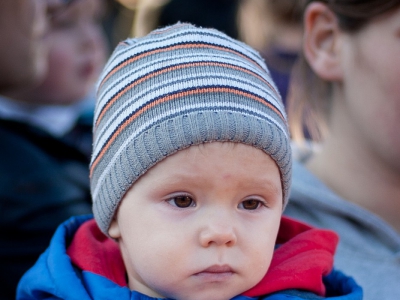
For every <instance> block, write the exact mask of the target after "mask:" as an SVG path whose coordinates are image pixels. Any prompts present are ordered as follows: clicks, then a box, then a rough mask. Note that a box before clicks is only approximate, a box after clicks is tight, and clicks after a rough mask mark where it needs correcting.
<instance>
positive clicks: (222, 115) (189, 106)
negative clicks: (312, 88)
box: [90, 23, 292, 234]
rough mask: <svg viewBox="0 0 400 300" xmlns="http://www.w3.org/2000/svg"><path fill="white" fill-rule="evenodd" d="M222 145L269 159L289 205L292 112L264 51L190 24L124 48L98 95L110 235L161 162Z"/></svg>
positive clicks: (103, 217)
mask: <svg viewBox="0 0 400 300" xmlns="http://www.w3.org/2000/svg"><path fill="white" fill-rule="evenodd" d="M213 141H230V142H237V143H243V144H247V145H251V146H254V147H256V148H259V149H261V150H263V151H264V152H265V153H267V154H269V155H270V156H271V157H272V159H274V160H275V162H276V164H277V165H278V167H279V169H280V173H281V179H282V187H283V203H284V205H286V203H287V199H288V194H289V187H290V181H291V169H292V162H291V149H290V139H289V132H288V127H287V122H286V115H285V111H284V106H283V104H282V101H281V98H280V95H279V93H278V92H277V89H276V87H275V84H274V83H273V81H272V79H271V76H270V73H269V71H268V70H267V67H266V66H265V64H264V61H263V60H262V59H261V57H260V56H259V54H258V53H257V52H256V51H254V50H253V49H252V48H250V47H249V46H247V45H245V44H243V43H241V42H239V41H236V40H234V39H232V38H230V37H228V36H227V35H225V34H223V33H221V32H219V31H217V30H214V29H204V28H197V27H194V26H193V25H190V24H183V23H178V24H176V25H174V26H170V27H166V28H162V29H159V30H155V31H153V32H151V33H150V34H149V35H147V36H145V37H143V38H137V39H128V40H126V41H124V42H121V43H120V44H119V45H118V46H117V48H116V49H115V50H114V52H113V54H112V55H111V57H110V59H109V60H108V63H107V65H106V67H105V68H104V70H103V73H102V75H101V77H100V80H99V84H98V91H97V103H96V109H95V120H94V143H93V153H92V161H91V166H90V174H91V176H90V177H91V178H90V179H91V182H90V183H91V192H92V197H93V213H94V217H95V219H96V221H97V223H98V225H99V227H100V229H101V230H102V231H103V232H104V233H105V234H108V233H107V231H108V227H109V225H110V222H111V220H112V218H113V216H114V213H115V211H116V209H117V207H118V204H119V203H120V201H121V199H122V198H123V196H124V195H125V193H126V192H127V191H128V189H129V188H130V187H131V186H132V184H133V183H134V182H135V181H136V180H138V178H139V177H140V176H141V175H143V174H144V173H145V172H146V171H147V170H149V169H150V168H151V167H152V166H154V165H155V164H156V163H158V162H160V161H161V160H163V159H164V158H166V157H167V156H169V155H171V154H173V153H175V152H177V151H179V150H182V149H185V148H187V147H189V146H191V145H198V144H202V143H205V142H213ZM265 171H266V172H268V170H265Z"/></svg>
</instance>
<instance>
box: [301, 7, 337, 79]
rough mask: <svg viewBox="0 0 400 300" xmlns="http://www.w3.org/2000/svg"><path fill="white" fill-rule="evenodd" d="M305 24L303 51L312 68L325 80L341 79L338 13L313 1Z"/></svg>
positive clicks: (305, 14) (305, 16)
mask: <svg viewBox="0 0 400 300" xmlns="http://www.w3.org/2000/svg"><path fill="white" fill-rule="evenodd" d="M304 26H305V28H304V29H305V32H304V45H303V51H304V55H305V57H306V58H307V61H308V63H309V64H310V66H311V68H312V69H313V70H314V72H315V73H316V74H317V75H318V76H319V77H321V78H322V79H324V80H327V81H338V80H341V78H342V69H341V60H340V43H341V31H340V28H339V24H338V20H337V17H336V15H335V14H334V13H333V12H332V11H331V10H330V9H329V8H328V6H326V5H325V4H323V3H320V2H314V3H311V4H310V5H308V7H307V9H306V11H305V13H304Z"/></svg>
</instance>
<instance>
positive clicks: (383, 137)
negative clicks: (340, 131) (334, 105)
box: [340, 7, 400, 170]
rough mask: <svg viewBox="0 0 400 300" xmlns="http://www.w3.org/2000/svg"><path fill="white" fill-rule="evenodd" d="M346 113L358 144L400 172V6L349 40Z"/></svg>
mask: <svg viewBox="0 0 400 300" xmlns="http://www.w3.org/2000/svg"><path fill="white" fill-rule="evenodd" d="M341 55H342V56H343V60H342V69H343V70H344V71H343V72H344V73H343V80H342V89H343V93H344V99H345V101H344V102H343V109H342V111H341V112H340V113H342V114H343V115H346V117H347V120H348V122H349V123H351V125H350V126H351V127H352V128H355V132H353V133H354V136H353V137H352V138H353V139H360V141H361V143H362V145H361V147H363V148H364V149H366V148H368V149H372V152H374V153H375V154H377V155H378V156H379V157H380V159H383V160H384V161H386V162H389V163H390V165H391V166H394V167H395V168H396V169H397V170H400V159H399V158H400V134H399V130H398V128H399V124H400V84H399V83H400V81H399V80H400V7H399V8H397V9H396V10H395V11H392V12H390V13H386V14H384V15H382V16H380V17H379V18H377V19H374V20H372V21H371V22H370V23H369V24H368V25H367V26H366V27H364V28H363V29H362V30H361V31H360V32H357V33H356V34H352V35H347V34H345V35H344V39H343V45H342V54H341Z"/></svg>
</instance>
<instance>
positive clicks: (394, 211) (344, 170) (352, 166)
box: [307, 134, 400, 233]
mask: <svg viewBox="0 0 400 300" xmlns="http://www.w3.org/2000/svg"><path fill="white" fill-rule="evenodd" d="M307 168H308V169H309V170H310V171H311V172H312V173H314V174H315V175H316V176H317V177H318V178H320V179H321V180H322V181H323V182H324V183H325V184H326V185H327V186H328V187H330V188H331V189H332V190H333V191H334V192H335V193H337V194H338V195H339V196H341V197H342V198H343V199H346V200H348V201H350V202H353V203H355V204H358V205H359V206H361V207H363V208H365V209H367V210H369V211H371V212H373V213H375V214H376V215H378V216H380V217H381V218H382V219H383V220H385V221H386V222H387V223H389V224H390V225H391V226H393V227H394V228H395V230H397V232H399V233H400V218H399V212H400V168H399V166H395V165H394V164H390V163H388V162H387V161H385V160H384V159H383V158H379V157H378V156H377V154H376V153H374V152H373V151H371V149H370V148H369V147H367V146H366V145H362V144H361V143H359V142H358V141H357V140H355V139H352V138H351V137H349V136H348V135H346V134H342V135H334V134H333V135H330V136H329V137H328V138H327V139H326V141H325V142H324V143H323V145H321V149H320V151H319V152H318V153H316V154H315V155H314V156H313V157H312V158H311V159H310V160H309V162H308V163H307Z"/></svg>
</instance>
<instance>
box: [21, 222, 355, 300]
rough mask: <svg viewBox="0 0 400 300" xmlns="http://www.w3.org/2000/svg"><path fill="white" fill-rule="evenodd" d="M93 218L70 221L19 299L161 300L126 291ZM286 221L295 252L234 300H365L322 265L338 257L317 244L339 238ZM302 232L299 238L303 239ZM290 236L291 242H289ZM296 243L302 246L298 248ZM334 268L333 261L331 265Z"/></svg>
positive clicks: (283, 254) (282, 253)
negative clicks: (74, 251)
mask: <svg viewBox="0 0 400 300" xmlns="http://www.w3.org/2000/svg"><path fill="white" fill-rule="evenodd" d="M90 219H91V216H84V217H75V218H71V219H69V220H68V221H66V222H64V223H63V224H62V225H61V226H60V227H59V228H58V229H57V231H56V233H55V235H54V237H53V239H52V241H51V243H50V246H49V248H48V249H47V250H46V251H45V252H44V253H43V254H42V255H41V257H40V258H39V260H38V261H37V263H36V264H35V265H34V267H33V268H31V269H30V270H29V271H28V272H27V273H26V274H25V275H24V276H23V277H22V279H21V281H20V283H19V285H18V290H17V299H18V300H22V299H68V300H75V299H76V300H89V299H96V300H103V299H104V300H105V299H121V300H124V299H127V300H128V299H129V300H155V299H156V298H152V297H148V296H146V295H143V294H141V293H138V292H136V291H131V290H129V288H128V287H127V286H126V282H125V283H124V282H122V283H121V280H122V281H124V279H123V278H125V270H124V269H123V268H122V270H121V272H120V274H116V273H118V272H119V269H121V268H120V267H119V266H123V263H122V258H121V257H120V254H119V250H118V247H116V243H115V242H114V241H113V240H111V239H109V238H107V237H106V236H104V235H103V234H102V233H101V232H100V230H99V229H98V227H97V225H95V222H94V221H93V220H90ZM282 221H283V222H282V225H281V231H283V232H284V233H285V234H283V236H282V235H281V234H280V236H278V240H277V242H278V243H280V242H284V243H285V244H287V245H288V246H289V247H290V251H286V250H285V247H286V245H278V247H277V250H276V251H275V254H276V255H274V259H273V261H272V262H271V266H270V270H269V271H268V272H267V274H266V276H265V277H264V279H263V280H262V281H261V282H260V283H259V284H258V285H256V286H255V287H254V288H252V289H250V290H249V291H247V292H245V293H244V295H239V296H236V297H235V298H233V299H234V300H249V299H267V300H281V299H282V300H283V299H287V300H289V299H290V300H296V299H315V300H316V299H331V300H360V299H362V290H361V288H360V287H359V286H358V285H357V284H356V283H355V282H354V280H353V279H352V278H350V277H347V276H345V275H344V274H342V273H340V272H338V271H336V270H332V271H331V267H329V262H328V263H327V264H326V263H325V262H322V263H321V261H323V260H325V259H324V257H330V256H332V257H333V253H330V254H327V253H328V252H329V251H330V250H328V251H327V249H330V246H329V245H328V247H327V246H326V245H323V246H322V247H320V249H318V248H319V247H318V245H317V244H316V243H314V240H317V241H331V240H332V237H334V238H333V240H335V237H336V235H335V234H333V233H332V232H330V231H326V230H319V229H311V228H310V227H308V226H307V225H304V224H302V223H298V222H296V221H293V220H287V219H285V220H284V219H283V220H282ZM288 228H290V230H289V231H292V232H295V236H296V235H297V236H299V237H300V239H299V238H293V235H292V234H287V231H288ZM78 229H81V233H82V232H83V235H82V234H80V233H79V234H77V232H78ZM299 232H300V234H298V233H299ZM88 234H89V236H90V237H89V239H88V242H86V241H85V240H82V239H80V238H81V237H82V236H85V237H84V239H86V238H87V236H88ZM288 237H289V240H290V241H289V242H288V241H285V240H287V239H288ZM321 237H322V238H321ZM74 238H75V240H74ZM325 238H326V239H325ZM77 239H78V240H77ZM296 239H297V242H298V243H299V244H296ZM292 240H293V241H292ZM99 241H100V242H101V243H103V244H102V245H104V247H103V246H101V247H99V245H100V244H99ZM309 241H310V242H309ZM74 242H75V243H74ZM336 242H337V241H335V242H333V244H334V248H335V247H336ZM113 243H114V244H115V247H114V244H113ZM318 243H320V242H318ZM72 244H73V246H72ZM305 244H307V245H308V244H310V247H308V246H307V247H304V245H305ZM298 245H301V248H302V250H299V251H300V252H301V254H302V255H299V257H302V258H301V259H298V258H297V256H296V254H293V253H291V254H289V255H290V258H291V259H290V261H291V262H290V263H288V262H287V261H288V260H287V257H288V256H287V255H288V254H287V252H293V249H296V248H297V247H298ZM110 246H111V247H110ZM71 247H72V248H74V247H77V248H75V249H78V252H79V253H78V254H79V255H78V258H74V257H73V255H71V251H70V249H71ZM102 248H104V249H107V254H108V253H111V252H114V254H112V255H109V256H107V255H105V254H106V253H105V252H104V250H103V249H102ZM334 248H333V249H334ZM102 251H103V252H102ZM296 251H297V249H296ZM296 251H295V252H296ZM299 251H297V252H299ZM96 252H97V253H96ZM305 253H308V255H309V256H310V257H309V258H308V259H309V260H308V261H309V262H310V263H309V264H308V263H307V265H306V267H304V262H306V261H305V260H304V256H307V255H304V254H305ZM106 256H107V257H106ZM93 258H94V259H93ZM318 258H319V259H318ZM71 260H72V263H71ZM329 260H330V258H329V259H327V261H329ZM91 261H93V262H94V264H93V263H92V262H91ZM293 261H294V263H293ZM331 263H332V261H330V264H331ZM327 266H328V267H327ZM276 268H279V272H282V270H284V271H285V270H286V271H288V272H290V273H289V274H290V275H291V274H293V273H296V272H297V270H300V271H299V272H303V273H298V274H294V275H299V276H293V278H294V279H293V282H295V284H297V286H299V284H300V286H302V289H303V291H300V290H296V289H294V288H291V284H292V280H291V281H290V282H289V283H288V282H286V281H287V280H286V281H282V280H279V278H276V277H277V276H275V275H274V269H276ZM102 269H104V270H102ZM271 269H272V270H271ZM302 269H303V270H302ZM304 270H305V271H304ZM310 270H311V271H310ZM315 271H317V272H320V274H318V276H313V275H311V274H310V275H309V276H304V274H307V272H313V273H315ZM325 271H327V272H328V273H329V272H330V273H329V275H327V276H324V274H323V273H324V272H325ZM304 272H306V273H304ZM301 274H303V275H301ZM269 275H270V276H269ZM295 277H298V278H300V280H297V279H295ZM308 277H309V278H308ZM317 277H319V279H318V278H317ZM310 278H313V279H310ZM314 279H317V280H314ZM118 281H119V282H118ZM311 281H315V282H311ZM320 284H321V287H322V290H323V291H324V292H325V296H324V297H322V296H318V295H317V294H316V293H314V292H312V291H310V292H308V291H304V289H306V287H307V286H310V287H311V288H310V289H314V288H313V287H315V288H316V289H317V290H318V289H319V285H320ZM279 289H282V290H279Z"/></svg>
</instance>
